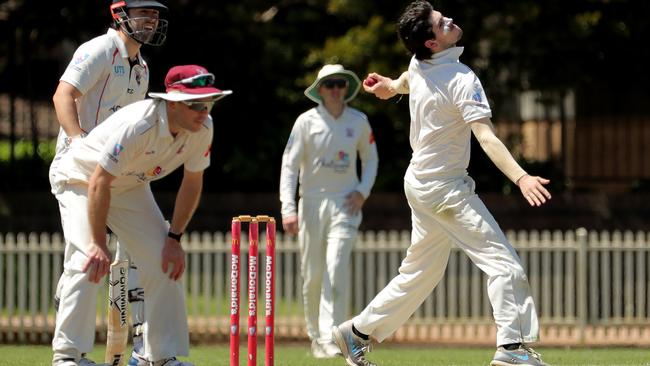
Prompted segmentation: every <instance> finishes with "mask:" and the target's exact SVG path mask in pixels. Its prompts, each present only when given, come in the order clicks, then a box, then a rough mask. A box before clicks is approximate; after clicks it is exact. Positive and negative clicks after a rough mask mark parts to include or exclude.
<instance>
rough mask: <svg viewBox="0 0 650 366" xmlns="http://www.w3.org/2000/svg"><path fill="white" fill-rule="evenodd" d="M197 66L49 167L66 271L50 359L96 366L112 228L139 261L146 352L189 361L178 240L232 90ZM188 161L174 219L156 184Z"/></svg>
mask: <svg viewBox="0 0 650 366" xmlns="http://www.w3.org/2000/svg"><path fill="white" fill-rule="evenodd" d="M213 82H214V75H213V74H211V73H208V72H207V70H205V68H203V67H200V66H196V65H184V66H176V67H173V68H171V69H170V70H169V72H168V74H167V77H166V78H165V86H166V91H167V92H166V93H150V96H152V97H154V98H155V99H149V100H144V101H140V102H136V103H133V104H130V105H128V106H126V107H124V108H121V109H120V110H119V111H117V112H116V113H114V114H113V115H111V116H110V117H109V118H108V119H106V120H105V121H104V122H103V123H102V124H100V125H99V126H97V127H95V128H94V129H93V130H92V131H91V132H90V133H89V134H88V136H87V137H86V138H83V139H74V140H73V141H72V143H71V144H70V145H69V147H68V151H67V152H66V153H65V154H64V155H63V157H62V158H61V160H60V161H59V164H58V165H57V167H55V168H54V169H52V174H51V179H52V182H51V183H52V188H53V193H54V194H55V196H56V198H57V200H58V201H59V208H60V211H61V221H62V224H63V232H64V236H65V242H66V247H65V258H64V273H63V274H62V280H60V283H61V284H62V285H61V292H60V295H61V298H60V304H59V312H58V315H57V318H56V328H55V332H54V339H53V341H52V345H53V348H54V357H53V362H52V364H53V366H77V365H92V364H94V363H93V362H92V361H90V360H88V359H85V358H83V355H84V354H85V353H88V352H90V351H91V349H92V346H93V343H94V334H95V318H96V301H97V291H98V289H99V288H100V287H101V286H100V285H99V282H100V280H101V279H102V278H103V277H104V276H105V275H106V274H107V273H108V271H109V265H110V253H109V251H108V247H107V244H106V226H108V227H110V228H111V230H112V231H113V232H114V233H116V234H117V236H118V237H119V238H120V240H121V241H122V245H123V246H124V248H125V249H126V250H127V251H128V252H129V253H130V255H131V256H132V258H133V259H134V260H135V261H136V262H137V263H138V270H139V274H140V281H141V284H142V286H143V288H144V296H145V301H146V304H147V307H146V311H145V313H144V324H143V350H142V351H143V352H142V356H143V357H144V358H145V359H146V361H147V364H151V365H154V366H188V365H190V364H189V363H186V362H181V361H178V360H176V356H185V355H187V354H188V352H189V334H188V326H187V314H186V309H185V292H184V290H183V285H182V281H179V279H180V278H181V275H182V274H183V271H184V269H185V252H184V251H183V248H182V246H181V245H180V237H181V234H182V233H183V231H184V230H185V228H186V226H187V224H188V222H189V220H190V219H191V217H192V215H193V213H194V210H195V209H196V207H197V205H198V202H199V199H200V195H201V191H202V186H203V170H204V169H206V168H207V167H208V166H209V164H210V147H211V143H212V134H213V127H212V118H211V117H210V115H209V112H210V109H211V108H212V106H213V104H214V102H215V101H216V100H217V99H218V98H221V97H223V96H225V95H228V94H230V93H231V92H230V91H221V90H219V89H217V88H215V87H213V86H212V85H213ZM180 166H183V168H184V170H183V172H184V174H183V180H182V183H181V186H180V188H179V191H178V194H177V197H176V203H175V206H174V212H173V216H172V219H171V222H170V223H169V224H168V223H167V222H166V221H165V218H164V217H163V215H162V213H161V212H160V209H159V208H158V206H157V205H156V202H155V200H154V197H153V194H152V192H151V188H150V184H149V183H150V182H151V181H153V180H158V179H161V178H163V177H165V176H166V175H168V174H170V173H171V172H172V171H174V170H175V169H176V168H178V167H180Z"/></svg>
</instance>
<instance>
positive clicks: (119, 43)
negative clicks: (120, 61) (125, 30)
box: [106, 28, 141, 63]
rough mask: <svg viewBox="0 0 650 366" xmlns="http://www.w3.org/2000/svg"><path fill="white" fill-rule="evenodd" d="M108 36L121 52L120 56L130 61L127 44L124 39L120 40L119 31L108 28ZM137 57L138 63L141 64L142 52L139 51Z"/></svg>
mask: <svg viewBox="0 0 650 366" xmlns="http://www.w3.org/2000/svg"><path fill="white" fill-rule="evenodd" d="M106 34H107V35H108V37H109V38H110V39H111V40H113V43H114V44H115V47H117V49H118V50H119V51H120V56H121V57H122V58H126V59H128V58H129V52H127V50H126V44H125V43H124V41H123V40H122V38H120V36H119V35H118V34H117V31H116V30H115V29H113V28H108V31H107V32H106ZM135 56H136V57H137V58H138V63H141V61H140V60H141V58H140V51H138V53H137V54H136V55H135Z"/></svg>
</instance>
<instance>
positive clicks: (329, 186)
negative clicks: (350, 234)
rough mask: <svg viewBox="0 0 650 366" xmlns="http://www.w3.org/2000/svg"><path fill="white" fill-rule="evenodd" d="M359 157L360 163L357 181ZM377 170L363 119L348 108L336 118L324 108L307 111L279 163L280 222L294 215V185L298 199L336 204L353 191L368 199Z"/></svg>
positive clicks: (368, 129) (373, 146) (374, 151)
mask: <svg viewBox="0 0 650 366" xmlns="http://www.w3.org/2000/svg"><path fill="white" fill-rule="evenodd" d="M357 152H358V154H359V158H360V159H361V163H362V172H361V179H360V180H359V178H358V177H357V169H356V167H357V164H356V162H357ZM377 165H378V157H377V146H376V144H375V138H374V136H373V134H372V129H371V127H370V123H369V122H368V117H366V115H365V114H363V113H362V112H360V111H358V110H356V109H354V108H350V107H348V106H346V107H345V108H344V109H343V113H342V114H341V115H340V116H339V117H338V118H334V117H333V116H332V115H330V114H329V112H328V111H327V109H325V107H323V105H322V104H320V105H318V106H317V107H315V108H312V109H310V110H308V111H307V112H305V113H303V114H301V115H300V116H299V117H298V119H297V120H296V123H295V124H294V126H293V130H292V131H291V135H290V136H289V141H288V142H287V146H286V148H285V150H284V155H283V157H282V170H281V174H280V201H282V216H283V217H286V216H290V215H295V213H296V208H295V199H294V197H295V193H296V186H297V185H298V180H300V196H301V197H308V198H317V197H328V198H336V197H342V196H345V195H347V194H348V193H350V192H352V191H355V190H356V191H358V192H359V193H361V194H362V195H363V196H364V197H368V195H369V194H370V190H371V188H372V186H373V184H374V182H375V177H376V175H377ZM298 171H300V175H299V176H298Z"/></svg>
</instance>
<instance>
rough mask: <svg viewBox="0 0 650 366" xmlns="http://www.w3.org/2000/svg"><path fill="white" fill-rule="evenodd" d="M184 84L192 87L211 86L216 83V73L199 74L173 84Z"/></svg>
mask: <svg viewBox="0 0 650 366" xmlns="http://www.w3.org/2000/svg"><path fill="white" fill-rule="evenodd" d="M178 84H183V85H185V86H190V87H199V86H211V85H212V84H214V74H199V75H194V76H192V77H189V78H185V79H182V80H179V81H174V82H173V83H171V84H170V86H171V85H178Z"/></svg>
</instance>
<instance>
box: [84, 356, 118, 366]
mask: <svg viewBox="0 0 650 366" xmlns="http://www.w3.org/2000/svg"><path fill="white" fill-rule="evenodd" d="M77 364H78V365H79V366H111V365H109V364H107V363H95V361H93V360H91V359H89V358H86V357H81V359H80V360H79V362H78V363H77Z"/></svg>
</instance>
